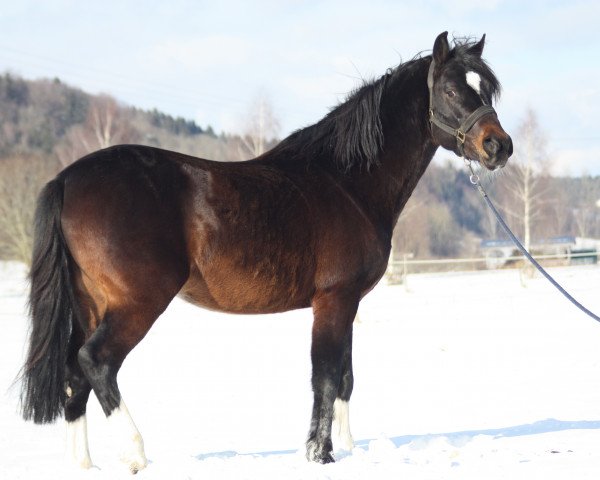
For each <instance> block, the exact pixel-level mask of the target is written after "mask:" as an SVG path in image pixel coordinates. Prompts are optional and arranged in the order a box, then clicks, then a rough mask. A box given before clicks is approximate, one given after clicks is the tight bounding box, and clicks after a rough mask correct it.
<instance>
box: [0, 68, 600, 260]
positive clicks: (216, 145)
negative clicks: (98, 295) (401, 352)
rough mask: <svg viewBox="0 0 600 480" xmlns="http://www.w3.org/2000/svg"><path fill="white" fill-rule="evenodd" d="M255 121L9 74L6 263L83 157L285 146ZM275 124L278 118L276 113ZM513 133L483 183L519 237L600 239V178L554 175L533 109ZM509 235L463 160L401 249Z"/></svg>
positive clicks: (409, 228) (0, 205) (3, 131)
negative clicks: (243, 122) (133, 149)
mask: <svg viewBox="0 0 600 480" xmlns="http://www.w3.org/2000/svg"><path fill="white" fill-rule="evenodd" d="M262 112H263V109H261V114H262ZM267 113H269V112H268V111H267ZM269 114H270V113H269ZM248 123H249V124H248V128H247V129H246V130H245V131H244V132H242V133H236V134H227V133H220V134H217V133H216V132H214V131H213V129H212V128H211V127H210V126H206V127H201V126H199V125H197V124H196V123H195V122H194V121H191V120H187V119H183V118H174V117H172V116H170V115H167V114H165V113H162V112H160V111H157V110H152V111H144V110H140V109H137V108H135V107H131V106H126V105H121V104H119V103H118V102H117V101H116V100H115V99H114V98H111V97H109V96H106V95H90V94H87V93H85V92H83V91H82V90H80V89H77V88H74V87H71V86H68V85H66V84H64V83H63V82H61V81H60V80H58V79H54V80H48V79H44V80H34V81H32V80H25V79H23V78H20V77H18V76H14V75H11V74H8V73H7V74H4V75H0V259H19V260H23V261H28V259H29V255H30V250H31V231H32V226H31V221H32V214H33V208H34V202H35V198H36V196H37V192H38V191H39V189H40V188H41V186H42V185H43V184H44V183H45V182H46V181H47V180H49V179H50V178H51V177H52V176H54V175H55V174H56V173H57V172H58V171H59V170H60V169H61V168H63V167H65V166H67V165H69V164H70V163H72V162H73V161H75V160H76V159H78V158H80V157H81V156H83V155H85V154H87V153H89V152H91V151H94V150H98V149H100V148H105V147H108V146H110V145H115V144H119V143H139V144H146V145H151V146H156V147H161V148H166V149H170V150H176V151H179V152H182V153H187V154H191V155H195V156H199V157H203V158H210V159H214V160H220V161H231V160H243V159H247V158H252V157H254V156H256V155H259V154H260V153H262V152H263V151H265V150H266V149H268V148H271V147H272V146H274V145H275V144H276V142H277V140H276V139H275V138H274V137H273V135H274V132H276V129H274V128H271V129H270V130H268V131H265V129H264V124H265V122H264V119H261V121H260V122H254V121H253V119H252V117H251V116H250V117H249V120H248ZM253 123H256V124H257V125H260V128H257V125H255V124H253ZM267 124H268V125H270V126H271V127H273V126H275V125H276V124H277V121H276V119H275V118H273V117H269V118H268V122H267ZM513 139H514V140H515V145H516V149H515V154H514V156H513V158H512V159H511V160H510V161H509V166H507V167H506V168H505V169H503V170H502V171H501V172H500V173H499V174H493V175H483V174H482V179H483V182H484V184H485V186H486V188H487V189H488V191H489V193H490V195H491V196H492V197H493V198H494V199H495V201H496V203H497V204H498V206H499V208H500V209H501V210H502V212H503V213H504V214H505V215H506V218H507V220H508V222H509V223H510V224H511V225H512V226H513V227H514V229H515V231H516V233H517V234H518V235H519V236H520V237H521V238H524V239H525V241H526V243H527V242H528V241H532V240H534V239H542V238H550V237H556V236H566V235H568V236H580V237H597V238H600V208H599V206H598V205H599V204H598V200H599V199H600V177H591V176H584V177H578V178H570V177H567V178H558V177H552V176H550V175H548V174H547V172H548V171H549V169H548V168H547V167H548V165H549V162H551V158H550V157H549V156H548V155H547V153H546V152H545V142H544V139H543V135H542V133H541V128H540V127H539V125H538V124H537V120H536V117H535V113H534V112H531V111H530V112H527V114H526V116H525V119H524V120H523V124H522V126H521V127H520V129H519V131H518V132H516V135H513ZM519 145H520V146H521V147H519ZM450 156H451V155H450V154H449V157H450ZM501 237H502V235H501V233H500V232H499V230H498V226H497V223H496V221H495V219H493V218H492V217H491V216H490V213H489V212H488V211H487V210H486V207H485V204H484V202H483V201H482V199H481V198H480V196H479V195H478V194H477V192H476V191H475V190H474V188H473V186H472V185H471V183H470V181H469V177H468V174H467V170H466V169H465V168H464V166H463V164H462V162H461V161H459V160H458V159H456V158H454V159H453V160H448V161H447V162H445V163H443V164H439V163H432V165H431V166H430V167H429V169H428V170H427V172H426V173H425V175H424V177H423V178H422V180H421V182H420V183H419V185H418V186H417V189H416V190H415V192H414V193H413V196H412V197H411V199H410V200H409V202H408V204H407V205H406V207H405V209H404V211H403V213H402V215H401V217H400V220H399V222H398V225H397V227H396V230H395V233H394V242H393V245H394V249H395V252H396V255H397V256H401V255H402V254H411V255H413V256H414V257H415V258H445V257H461V256H472V255H477V254H478V251H479V246H480V243H481V240H482V239H490V238H501Z"/></svg>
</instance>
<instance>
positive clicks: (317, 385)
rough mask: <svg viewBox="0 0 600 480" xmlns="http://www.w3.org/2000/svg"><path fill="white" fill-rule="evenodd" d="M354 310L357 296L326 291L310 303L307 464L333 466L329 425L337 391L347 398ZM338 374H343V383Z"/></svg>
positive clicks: (356, 305)
mask: <svg viewBox="0 0 600 480" xmlns="http://www.w3.org/2000/svg"><path fill="white" fill-rule="evenodd" d="M357 309H358V295H355V294H352V293H349V292H337V291H330V292H326V293H321V294H317V295H316V296H315V298H314V299H313V312H314V324H313V335H312V347H311V359H312V367H313V372H312V386H313V392H314V403H313V414H312V421H311V427H310V431H309V434H308V440H307V442H306V456H307V458H308V460H311V461H315V462H319V463H329V462H333V461H334V459H333V455H332V450H333V445H332V442H331V424H332V420H333V415H334V402H335V400H336V398H338V397H339V395H340V391H342V394H343V395H344V398H349V394H350V392H351V390H352V387H351V382H349V380H350V379H351V375H350V376H348V375H347V374H348V373H349V372H350V373H351V370H348V366H349V364H348V362H347V361H346V360H347V359H348V355H350V354H351V349H349V345H351V335H352V321H353V320H354V316H355V315H356V310H357ZM342 372H344V373H346V375H345V379H344V380H343V379H342V377H343V375H342Z"/></svg>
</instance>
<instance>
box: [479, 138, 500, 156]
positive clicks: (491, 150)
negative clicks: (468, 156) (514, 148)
mask: <svg viewBox="0 0 600 480" xmlns="http://www.w3.org/2000/svg"><path fill="white" fill-rule="evenodd" d="M483 149H484V150H485V152H486V153H487V154H488V155H490V156H493V155H496V154H497V153H498V152H499V151H500V150H502V144H501V143H500V142H499V141H498V140H497V139H496V138H494V137H487V138H485V139H484V140H483Z"/></svg>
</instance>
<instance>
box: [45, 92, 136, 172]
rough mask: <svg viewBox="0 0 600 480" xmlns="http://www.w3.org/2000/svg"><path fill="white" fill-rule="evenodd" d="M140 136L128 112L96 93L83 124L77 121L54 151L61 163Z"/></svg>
mask: <svg viewBox="0 0 600 480" xmlns="http://www.w3.org/2000/svg"><path fill="white" fill-rule="evenodd" d="M137 137H138V135H137V132H136V130H135V128H134V127H133V126H132V123H131V121H130V119H129V118H128V115H127V113H126V112H125V111H124V109H123V108H122V107H120V106H119V105H118V104H117V102H116V100H115V99H114V98H112V97H109V96H108V95H101V96H98V97H94V98H93V100H92V102H91V104H90V106H89V110H88V114H87V118H86V120H85V122H84V123H83V124H78V125H74V126H73V127H71V129H70V130H69V131H68V132H67V135H66V137H65V139H64V140H63V141H62V142H61V143H60V144H59V145H58V146H57V147H56V149H55V152H56V154H57V156H58V158H59V160H60V162H61V164H62V165H64V166H66V165H69V164H70V163H72V162H74V161H75V160H77V159H78V158H80V157H82V156H83V155H86V154H88V153H90V152H93V151H95V150H99V149H101V148H107V147H110V146H111V145H116V144H118V143H126V142H131V141H135V139H136V138H137Z"/></svg>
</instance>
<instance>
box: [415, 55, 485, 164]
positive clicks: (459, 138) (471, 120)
mask: <svg viewBox="0 0 600 480" xmlns="http://www.w3.org/2000/svg"><path fill="white" fill-rule="evenodd" d="M434 69H435V60H433V59H431V65H430V66H429V73H428V74H427V88H429V122H431V123H433V124H434V125H435V126H436V127H438V128H440V129H441V130H443V131H444V132H446V133H449V134H450V135H452V136H453V137H454V138H456V145H457V146H458V151H459V152H460V156H461V157H464V156H465V152H464V143H465V139H466V137H467V133H468V132H469V130H471V128H472V127H473V125H475V124H476V123H477V122H478V121H479V119H480V118H481V117H483V116H485V115H488V114H490V113H494V114H495V113H496V110H494V107H492V106H491V105H482V106H481V107H479V108H477V109H476V110H475V111H474V112H473V113H471V115H469V116H468V117H467V118H466V119H465V120H464V122H462V124H461V125H460V126H459V127H458V128H453V127H451V126H450V125H448V124H446V123H444V122H442V121H441V120H440V119H439V118H437V117H436V116H435V113H434V112H433V70H434Z"/></svg>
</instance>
